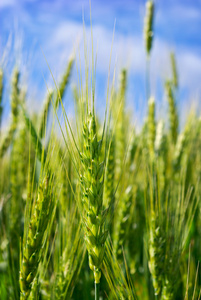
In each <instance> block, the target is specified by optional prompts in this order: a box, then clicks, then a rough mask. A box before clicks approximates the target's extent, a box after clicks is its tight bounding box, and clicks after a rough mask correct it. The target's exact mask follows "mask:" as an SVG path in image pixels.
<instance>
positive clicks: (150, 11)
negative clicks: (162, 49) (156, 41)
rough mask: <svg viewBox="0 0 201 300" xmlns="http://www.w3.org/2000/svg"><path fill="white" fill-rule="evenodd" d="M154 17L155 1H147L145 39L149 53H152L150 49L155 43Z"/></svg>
mask: <svg viewBox="0 0 201 300" xmlns="http://www.w3.org/2000/svg"><path fill="white" fill-rule="evenodd" d="M153 19H154V3H153V1H147V3H146V16H145V19H144V40H145V48H146V52H147V55H148V56H149V55H150V51H151V48H152V43H153Z"/></svg>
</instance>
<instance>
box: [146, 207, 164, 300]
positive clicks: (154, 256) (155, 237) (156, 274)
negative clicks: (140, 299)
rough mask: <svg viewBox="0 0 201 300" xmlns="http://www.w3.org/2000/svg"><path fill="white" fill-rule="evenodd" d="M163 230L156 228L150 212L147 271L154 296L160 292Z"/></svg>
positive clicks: (162, 263)
mask: <svg viewBox="0 0 201 300" xmlns="http://www.w3.org/2000/svg"><path fill="white" fill-rule="evenodd" d="M162 231H163V229H162V228H161V227H160V226H158V224H157V220H156V216H155V213H154V211H152V212H151V221H150V232H149V235H150V236H149V270H150V272H151V275H152V281H153V287H154V291H155V295H157V296H158V295H160V293H161V290H162V280H163V272H164V270H163V268H164V261H165V240H164V237H163V232H162Z"/></svg>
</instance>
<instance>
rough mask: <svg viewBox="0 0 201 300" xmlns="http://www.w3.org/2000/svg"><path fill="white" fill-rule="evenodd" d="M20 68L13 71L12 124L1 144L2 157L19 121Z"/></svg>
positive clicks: (0, 154) (0, 152)
mask: <svg viewBox="0 0 201 300" xmlns="http://www.w3.org/2000/svg"><path fill="white" fill-rule="evenodd" d="M19 76H20V74H19V70H18V69H17V68H15V69H14V71H13V77H12V90H11V125H10V127H9V129H8V131H7V133H6V135H5V137H4V139H3V140H2V141H1V144H0V158H1V157H3V156H4V154H5V152H6V151H7V149H8V148H9V146H10V145H11V143H12V139H13V136H14V134H15V131H16V128H17V122H18V104H19Z"/></svg>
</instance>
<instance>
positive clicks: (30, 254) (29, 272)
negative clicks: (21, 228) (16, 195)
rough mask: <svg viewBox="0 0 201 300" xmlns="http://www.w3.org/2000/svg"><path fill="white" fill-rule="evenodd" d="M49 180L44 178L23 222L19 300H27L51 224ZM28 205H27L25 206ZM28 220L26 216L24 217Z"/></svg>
mask: <svg viewBox="0 0 201 300" xmlns="http://www.w3.org/2000/svg"><path fill="white" fill-rule="evenodd" d="M51 184H52V183H51V179H50V178H49V176H48V175H45V176H44V179H43V181H42V182H41V183H40V186H39V188H38V195H37V199H36V201H35V202H34V203H33V207H32V211H31V213H30V219H29V220H28V219H26V220H25V225H28V227H25V233H24V240H23V254H22V260H21V267H20V289H21V295H20V299H28V297H29V295H30V292H31V290H32V284H33V281H34V279H35V277H36V274H37V271H38V266H39V263H40V261H41V257H42V252H43V248H44V242H45V238H46V234H47V229H48V225H49V224H50V222H51V219H52V214H53V209H54V199H53V196H52V187H51ZM27 205H29V204H27ZM26 217H27V218H28V215H27V216H26Z"/></svg>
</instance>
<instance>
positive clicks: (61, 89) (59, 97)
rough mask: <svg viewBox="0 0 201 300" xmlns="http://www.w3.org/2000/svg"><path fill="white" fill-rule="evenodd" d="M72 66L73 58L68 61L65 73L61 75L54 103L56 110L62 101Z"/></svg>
mask: <svg viewBox="0 0 201 300" xmlns="http://www.w3.org/2000/svg"><path fill="white" fill-rule="evenodd" d="M73 64H74V57H73V56H72V57H71V58H70V59H69V62H68V65H67V68H66V71H65V72H64V74H63V77H62V80H61V83H60V85H59V88H58V91H57V96H56V101H55V108H58V105H59V103H60V101H61V100H62V99H63V96H64V93H65V90H66V87H67V85H68V83H69V80H70V75H71V72H72V69H73Z"/></svg>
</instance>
